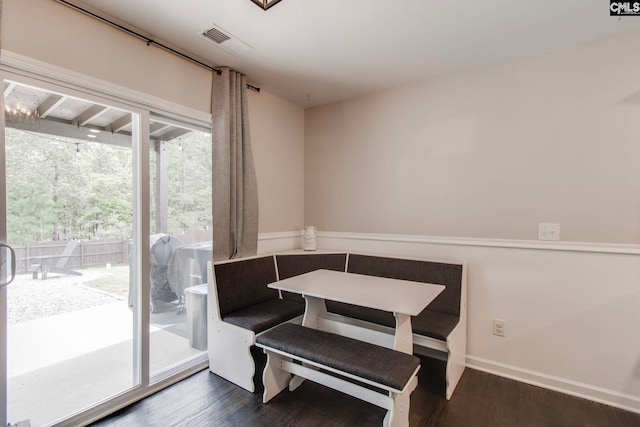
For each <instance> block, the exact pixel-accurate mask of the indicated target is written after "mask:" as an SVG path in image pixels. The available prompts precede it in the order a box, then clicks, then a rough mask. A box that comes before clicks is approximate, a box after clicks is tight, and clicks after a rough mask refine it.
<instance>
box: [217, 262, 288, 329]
mask: <svg viewBox="0 0 640 427" xmlns="http://www.w3.org/2000/svg"><path fill="white" fill-rule="evenodd" d="M213 275H214V284H215V286H216V288H217V291H218V304H219V306H220V316H225V315H226V314H229V313H231V312H234V311H236V310H239V309H241V308H245V307H249V306H251V305H254V304H259V303H261V302H265V301H268V300H272V299H278V298H279V295H278V291H277V290H276V289H271V288H268V287H267V285H268V284H269V283H273V282H275V281H276V280H277V277H276V265H275V261H274V259H273V255H270V256H264V257H256V258H246V259H239V260H234V261H226V262H222V263H215V264H213Z"/></svg>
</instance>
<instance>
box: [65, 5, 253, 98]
mask: <svg viewBox="0 0 640 427" xmlns="http://www.w3.org/2000/svg"><path fill="white" fill-rule="evenodd" d="M56 1H58V3H62V4H64V5H66V6H68V7H70V8H72V9H75V10H77V11H79V12H82V13H84V14H85V15H88V16H91V17H92V18H94V19H97V20H98V21H101V22H104V23H105V24H108V25H111V26H112V27H114V28H117V29H118V30H120V31H123V32H125V33H127V34H129V35H131V36H134V37H137V38H139V39H141V40H144V41H145V42H146V43H147V46H150V45H152V44H153V45H156V46H158V47H160V48H162V49H164V50H166V51H167V52H170V53H173V54H174V55H177V56H179V57H181V58H182V59H186V60H187V61H191V62H193V63H194V64H197V65H200V66H201V67H204V68H207V69H209V70H211V71H214V72H215V73H216V74H217V75H220V74H222V70H221V69H219V68H215V67H212V66H211V65H208V64H205V63H204V62H202V61H198V60H197V59H195V58H192V57H191V56H189V55H186V54H184V53H182V52H180V51H178V50H175V49H173V48H171V47H169V46H167V45H165V44H162V43H160V42H157V41H155V40H153V39H150V38H149V37H146V36H144V35H142V34H140V33H138V32H137V31H133V30H132V29H130V28H127V27H125V26H124V25H120V24H118V23H116V22H113V21H111V20H109V19H107V18H105V17H102V16H100V15H98V14H96V13H93V12H91V11H89V10H87V9H84V8H82V7H80V6H77V5H75V4H73V3H70V2H68V1H66V0H56ZM247 88H249V89H252V90H255V91H256V92H260V88H259V87H257V86H254V85H252V84H249V83H247Z"/></svg>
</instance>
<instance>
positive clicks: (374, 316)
mask: <svg viewBox="0 0 640 427" xmlns="http://www.w3.org/2000/svg"><path fill="white" fill-rule="evenodd" d="M325 304H326V306H327V311H329V312H331V313H336V314H340V315H342V316H346V317H352V318H354V319H360V320H365V321H367V322H371V323H377V324H379V325H384V326H389V327H390V328H395V327H396V318H395V316H394V315H393V313H390V312H388V311H382V310H376V309H375V308H369V307H362V306H360V305H353V304H347V303H344V302H336V301H329V300H326V301H325Z"/></svg>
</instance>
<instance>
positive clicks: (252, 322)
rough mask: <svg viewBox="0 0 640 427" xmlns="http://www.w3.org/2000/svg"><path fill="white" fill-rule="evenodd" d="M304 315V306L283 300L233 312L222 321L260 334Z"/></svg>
mask: <svg viewBox="0 0 640 427" xmlns="http://www.w3.org/2000/svg"><path fill="white" fill-rule="evenodd" d="M302 313H304V304H302V303H300V302H294V301H289V300H283V299H275V300H269V301H265V302H261V303H258V304H254V305H251V306H249V307H246V308H242V309H240V310H236V311H233V312H231V313H229V314H227V315H226V316H223V317H222V320H224V321H225V322H228V323H232V324H234V325H236V326H240V327H241V328H244V329H249V330H251V331H253V332H255V333H256V334H257V333H260V332H262V331H266V330H267V329H269V328H272V327H274V326H275V325H278V324H280V323H283V322H286V321H288V320H291V319H293V318H294V317H297V316H300V315H301V314H302Z"/></svg>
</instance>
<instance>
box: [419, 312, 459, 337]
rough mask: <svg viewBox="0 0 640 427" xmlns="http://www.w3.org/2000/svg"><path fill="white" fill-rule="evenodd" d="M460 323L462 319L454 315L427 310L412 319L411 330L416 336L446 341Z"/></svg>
mask: <svg viewBox="0 0 640 427" xmlns="http://www.w3.org/2000/svg"><path fill="white" fill-rule="evenodd" d="M459 321H460V318H459V317H458V316H454V315H453V314H447V313H440V312H439V311H433V310H428V309H427V310H423V311H422V312H421V313H420V314H419V315H418V316H415V317H412V318H411V328H412V329H413V333H414V334H418V335H424V336H426V337H431V338H435V339H438V340H442V341H446V340H447V337H448V336H449V334H451V331H453V328H455V327H456V325H457V324H458V322H459Z"/></svg>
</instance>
